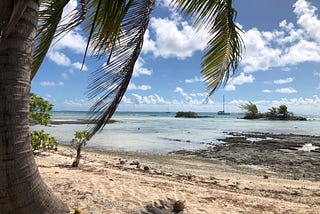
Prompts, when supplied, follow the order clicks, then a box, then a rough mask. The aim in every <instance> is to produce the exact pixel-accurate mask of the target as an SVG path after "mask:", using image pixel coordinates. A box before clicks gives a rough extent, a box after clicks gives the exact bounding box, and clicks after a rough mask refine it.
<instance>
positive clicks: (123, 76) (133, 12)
mask: <svg viewBox="0 0 320 214" xmlns="http://www.w3.org/2000/svg"><path fill="white" fill-rule="evenodd" d="M99 3H100V6H99ZM153 5H154V1H153V0H131V1H101V0H100V1H94V2H93V3H92V5H91V6H92V7H93V6H95V7H96V8H100V9H99V10H95V13H94V14H92V15H91V20H93V21H94V22H93V23H91V26H94V27H93V28H91V31H90V35H92V39H90V40H91V41H92V43H91V44H92V45H91V48H92V54H93V55H97V56H108V57H107V62H106V63H105V64H104V65H103V66H102V67H101V68H100V69H98V70H97V71H94V72H93V73H92V74H91V75H90V77H89V81H90V84H89V87H88V98H89V99H91V100H95V99H97V98H98V100H97V101H96V102H95V104H94V105H93V106H92V107H91V108H90V110H91V111H92V112H102V113H101V114H94V115H92V117H91V120H93V121H94V122H95V123H96V125H95V126H94V127H93V128H92V130H91V133H92V134H95V133H96V132H97V131H99V130H100V129H102V128H103V127H104V126H105V125H106V124H107V123H108V121H109V120H110V118H111V117H112V115H113V114H114V112H115V110H116V108H117V106H118V104H119V103H120V101H121V99H122V97H123V95H124V93H125V92H126V89H127V87H128V85H129V82H130V79H131V76H132V73H133V68H134V64H135V62H136V60H137V59H138V57H139V54H140V52H141V48H142V43H143V36H144V33H145V31H146V29H147V27H148V22H149V16H150V13H151V11H152V8H153ZM119 11H121V12H119ZM96 14H98V15H96ZM111 17H112V19H111V20H110V18H111Z"/></svg>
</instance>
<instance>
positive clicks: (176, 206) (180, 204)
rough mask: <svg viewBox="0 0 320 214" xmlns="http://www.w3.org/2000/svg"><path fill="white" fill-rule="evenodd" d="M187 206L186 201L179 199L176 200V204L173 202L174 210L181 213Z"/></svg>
mask: <svg viewBox="0 0 320 214" xmlns="http://www.w3.org/2000/svg"><path fill="white" fill-rule="evenodd" d="M185 208H186V201H181V200H178V201H176V202H174V204H173V211H174V212H177V213H179V212H181V211H183V210H184V209H185Z"/></svg>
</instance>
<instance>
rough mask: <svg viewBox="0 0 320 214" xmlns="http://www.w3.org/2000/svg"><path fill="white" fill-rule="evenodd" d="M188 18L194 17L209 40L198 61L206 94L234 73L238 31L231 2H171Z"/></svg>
mask: <svg viewBox="0 0 320 214" xmlns="http://www.w3.org/2000/svg"><path fill="white" fill-rule="evenodd" d="M172 2H173V4H174V5H175V6H176V7H177V8H178V9H180V10H182V11H184V12H185V13H186V14H188V15H192V16H195V17H196V19H195V22H194V24H195V25H196V26H197V27H198V28H202V27H203V28H204V29H207V30H209V33H210V35H211V38H210V40H209V42H208V47H207V48H206V50H205V53H204V55H203V60H202V70H201V73H202V76H203V79H204V80H205V81H206V82H207V84H208V89H209V90H210V95H211V94H212V93H213V92H214V91H215V90H216V89H217V87H219V86H220V85H221V84H222V83H223V84H224V85H225V84H226V82H227V81H228V79H229V77H230V76H231V75H233V74H234V72H235V71H236V69H237V67H238V64H239V61H240V60H241V52H242V39H241V37H240V32H241V29H239V27H238V26H237V25H236V24H235V23H234V19H235V17H236V14H237V13H236V10H235V9H234V8H233V7H232V0H172Z"/></svg>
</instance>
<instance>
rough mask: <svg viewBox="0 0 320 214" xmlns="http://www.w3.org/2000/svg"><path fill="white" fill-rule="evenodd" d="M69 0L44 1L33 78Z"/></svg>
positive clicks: (33, 62) (36, 42)
mask: <svg viewBox="0 0 320 214" xmlns="http://www.w3.org/2000/svg"><path fill="white" fill-rule="evenodd" d="M68 2H69V0H61V1H50V0H47V1H42V3H41V6H42V10H40V11H39V26H38V34H37V36H36V38H35V49H34V54H33V61H32V70H31V80H32V79H33V77H34V76H35V74H36V73H37V71H38V70H39V67H40V65H41V63H42V62H43V60H44V58H45V56H46V54H47V52H48V50H49V47H50V45H51V42H52V40H53V38H54V36H55V35H56V30H57V28H58V24H59V22H60V21H61V18H62V17H61V16H62V12H63V8H64V7H65V6H66V4H67V3H68Z"/></svg>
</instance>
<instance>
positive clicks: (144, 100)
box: [132, 94, 169, 105]
mask: <svg viewBox="0 0 320 214" xmlns="http://www.w3.org/2000/svg"><path fill="white" fill-rule="evenodd" d="M132 96H133V97H134V103H135V104H148V105H151V104H152V105H155V104H160V105H162V104H169V102H166V101H165V100H164V98H163V97H160V96H159V95H158V94H154V95H149V96H140V95H138V94H132Z"/></svg>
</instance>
